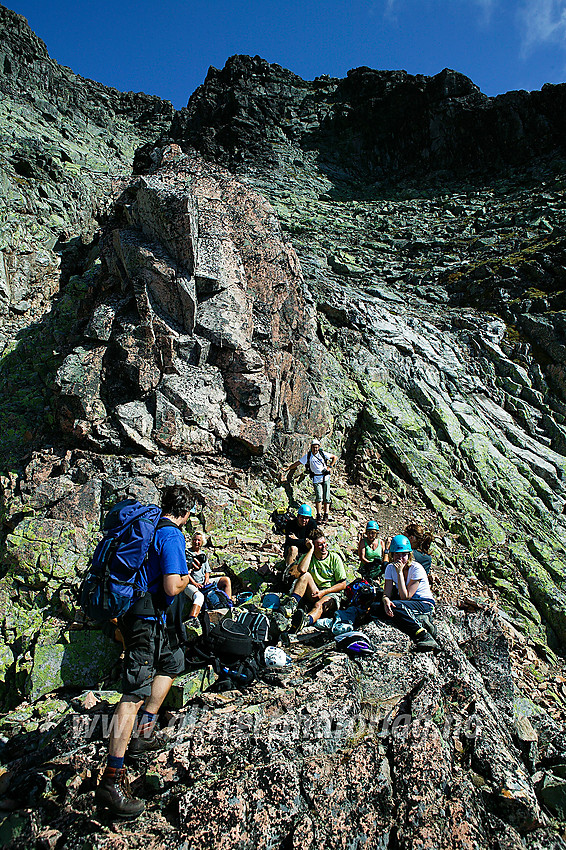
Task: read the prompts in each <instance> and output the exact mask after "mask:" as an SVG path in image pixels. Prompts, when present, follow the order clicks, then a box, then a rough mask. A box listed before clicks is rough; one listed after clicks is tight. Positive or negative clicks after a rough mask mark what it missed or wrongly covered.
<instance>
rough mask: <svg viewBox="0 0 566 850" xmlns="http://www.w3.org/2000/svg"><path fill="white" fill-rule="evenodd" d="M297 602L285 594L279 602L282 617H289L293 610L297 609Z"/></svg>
mask: <svg viewBox="0 0 566 850" xmlns="http://www.w3.org/2000/svg"><path fill="white" fill-rule="evenodd" d="M298 606H299V603H298V602H297V600H296V599H294V598H293V597H292V596H287V597H286V598H285V599H282V600H281V604H280V606H279V610H280V611H281V613H282V614H283V616H284V617H287V619H288V620H290V619H291V617H292V616H293V614H294V613H295V611H296V610H297V608H298Z"/></svg>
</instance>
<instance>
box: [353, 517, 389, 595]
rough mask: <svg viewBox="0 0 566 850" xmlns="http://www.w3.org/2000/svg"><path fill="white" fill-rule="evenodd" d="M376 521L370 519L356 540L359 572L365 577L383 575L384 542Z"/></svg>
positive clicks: (374, 577)
mask: <svg viewBox="0 0 566 850" xmlns="http://www.w3.org/2000/svg"><path fill="white" fill-rule="evenodd" d="M378 532H379V525H378V523H377V522H376V521H375V520H373V519H370V520H368V522H367V525H366V530H365V533H364V535H363V536H362V537H360V540H359V542H358V557H359V559H360V573H361V574H362V575H363V577H364V578H367V579H370V580H372V579H374V580H375V579H379V578H381V576H382V575H383V558H384V556H385V543H384V542H383V540H382V539H381V537H380V536H379V534H378Z"/></svg>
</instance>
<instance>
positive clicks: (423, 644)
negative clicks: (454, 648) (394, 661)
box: [414, 629, 440, 652]
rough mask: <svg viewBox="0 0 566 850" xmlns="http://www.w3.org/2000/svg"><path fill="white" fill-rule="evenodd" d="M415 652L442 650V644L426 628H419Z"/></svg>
mask: <svg viewBox="0 0 566 850" xmlns="http://www.w3.org/2000/svg"><path fill="white" fill-rule="evenodd" d="M414 650H415V652H440V646H439V645H438V644H437V642H436V641H435V639H434V638H433V636H432V635H430V634H429V633H428V632H427V631H426V629H419V631H418V632H417V633H416V635H415V645H414Z"/></svg>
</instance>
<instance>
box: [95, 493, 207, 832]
mask: <svg viewBox="0 0 566 850" xmlns="http://www.w3.org/2000/svg"><path fill="white" fill-rule="evenodd" d="M192 504H193V498H192V496H191V494H190V492H189V490H187V489H186V488H185V487H181V486H175V487H168V488H167V489H166V490H165V491H164V492H163V497H162V500H161V507H162V518H161V520H160V522H159V525H158V527H157V531H156V532H155V536H154V538H153V542H152V544H151V546H150V549H149V553H148V557H147V558H146V560H145V561H144V563H143V565H142V568H141V569H140V571H139V573H138V575H137V579H136V580H137V581H138V582H139V585H140V591H141V595H140V596H139V597H138V598H137V600H136V601H135V602H134V604H133V605H132V606H131V607H130V608H129V609H128V610H127V611H126V613H125V614H123V615H122V616H121V617H119V618H118V627H119V629H120V632H121V634H122V636H123V640H124V644H125V647H126V654H125V658H124V668H123V672H122V693H123V696H122V699H121V700H120V702H119V703H118V706H117V707H116V710H115V712H114V717H113V722H112V729H111V732H110V740H109V743H108V760H107V765H106V770H105V771H104V774H103V776H102V778H101V780H100V782H99V784H98V786H97V788H96V801H97V803H98V804H100V805H103V806H106V807H107V808H109V809H110V811H111V812H112V813H113V814H115V815H119V816H120V817H124V818H135V817H137V816H138V815H139V814H141V812H142V811H143V810H144V808H145V803H144V802H143V800H138V799H136V798H135V797H132V795H131V793H130V791H129V788H128V783H127V779H126V768H125V767H124V758H125V755H126V749H127V750H128V753H129V754H131V755H140V754H141V753H144V752H146V751H150V750H153V749H155V748H156V746H157V742H156V740H155V737H154V735H153V732H154V727H155V721H156V717H157V713H158V711H159V709H160V708H161V704H162V703H163V700H164V699H165V697H166V696H167V694H168V693H169V690H170V688H171V685H172V684H173V680H174V679H175V677H176V676H178V675H179V674H180V673H182V672H183V670H184V666H185V658H184V653H183V649H182V647H181V646H180V645H179V644H178V643H177V642H176V641H175V643H171V638H172V636H173V634H174V630H171V629H169V628H165V611H166V609H167V607H168V606H169V605H170V604H171V603H172V601H173V599H174V597H175V596H177V595H178V594H179V593H181V592H182V591H183V590H184V589H185V586H186V584H187V581H188V575H187V572H188V571H187V562H186V560H185V537H184V535H183V532H182V531H181V528H182V527H183V525H185V523H186V522H187V520H188V519H189V512H190V509H191V506H192ZM136 716H137V717H138V728H137V734H136V735H135V736H134V737H133V738H132V741H131V742H130V738H131V737H132V731H133V729H134V724H135V722H136Z"/></svg>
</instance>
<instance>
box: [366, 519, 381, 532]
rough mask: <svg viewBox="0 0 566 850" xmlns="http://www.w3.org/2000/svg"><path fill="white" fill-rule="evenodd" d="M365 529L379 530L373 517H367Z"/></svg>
mask: <svg viewBox="0 0 566 850" xmlns="http://www.w3.org/2000/svg"><path fill="white" fill-rule="evenodd" d="M366 531H379V523H378V522H376V521H375V520H374V519H368V521H367V525H366Z"/></svg>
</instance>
